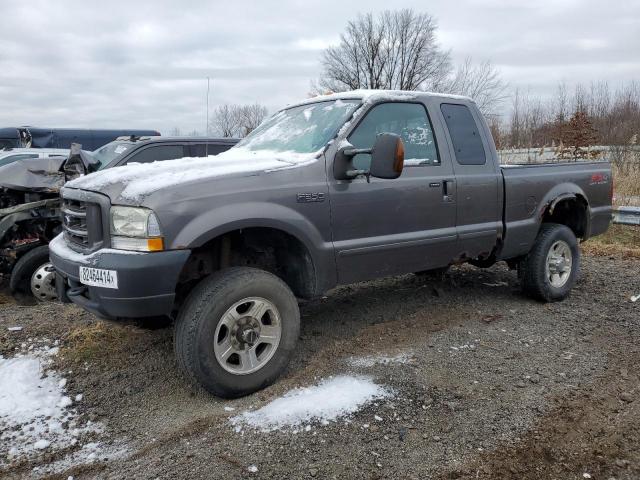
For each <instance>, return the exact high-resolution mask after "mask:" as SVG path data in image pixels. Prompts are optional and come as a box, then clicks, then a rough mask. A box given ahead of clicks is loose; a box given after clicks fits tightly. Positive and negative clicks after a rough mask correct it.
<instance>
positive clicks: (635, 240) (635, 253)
mask: <svg viewBox="0 0 640 480" xmlns="http://www.w3.org/2000/svg"><path fill="white" fill-rule="evenodd" d="M582 251H583V252H584V253H586V254H588V255H604V256H619V257H626V258H640V226H635V225H617V224H611V226H610V227H609V230H607V232H606V233H604V234H603V235H598V236H597V237H593V238H590V239H589V240H587V241H586V242H585V243H583V244H582Z"/></svg>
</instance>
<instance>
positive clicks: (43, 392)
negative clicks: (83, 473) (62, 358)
mask: <svg viewBox="0 0 640 480" xmlns="http://www.w3.org/2000/svg"><path fill="white" fill-rule="evenodd" d="M57 351H58V347H54V348H48V347H45V348H42V349H33V350H32V349H30V350H29V351H28V353H26V354H21V355H18V356H16V357H13V358H4V357H1V356H0V465H2V464H3V462H4V461H6V460H8V461H9V462H11V461H16V460H21V459H29V458H31V457H33V456H37V455H39V453H40V452H42V451H56V450H61V449H65V448H68V447H71V446H73V445H75V444H76V443H78V441H79V438H80V437H81V436H83V435H85V434H89V433H99V432H101V431H102V426H101V425H100V424H96V423H92V422H87V423H86V424H85V425H80V422H78V420H77V419H76V414H75V412H74V410H73V409H70V408H69V407H70V406H71V405H72V403H73V401H72V400H71V398H70V397H68V396H67V395H65V391H64V389H65V386H66V380H65V379H63V378H60V377H59V375H58V374H56V373H54V372H51V371H47V369H46V367H47V365H48V364H50V363H51V359H50V357H51V356H52V355H55V354H56V353H57Z"/></svg>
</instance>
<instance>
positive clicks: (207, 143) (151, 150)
mask: <svg viewBox="0 0 640 480" xmlns="http://www.w3.org/2000/svg"><path fill="white" fill-rule="evenodd" d="M237 141H238V140H236V139H230V138H225V139H218V138H197V137H190V138H179V137H175V138H171V137H136V136H127V137H121V138H118V139H116V140H115V141H113V142H110V143H108V144H106V145H104V146H102V147H100V148H98V149H97V150H94V151H93V152H88V151H86V150H82V148H81V146H80V145H78V144H74V145H72V147H71V151H70V153H69V154H68V155H65V156H55V157H53V156H52V157H38V158H24V159H19V160H16V161H14V162H12V163H10V164H8V165H5V166H2V167H0V275H4V276H8V277H9V288H10V290H11V292H12V293H13V294H14V295H15V296H17V297H23V298H24V297H25V296H26V297H28V296H31V295H33V296H34V297H35V298H36V299H38V300H42V301H46V300H54V299H55V298H56V291H55V273H54V270H53V268H52V267H51V264H50V263H49V248H48V244H49V242H50V241H51V240H52V239H53V238H54V237H55V236H56V235H58V234H59V233H60V232H61V224H62V216H61V215H64V211H61V209H60V201H59V193H60V189H61V188H62V186H63V185H64V184H65V182H67V181H69V180H72V179H74V178H77V177H79V176H82V175H86V174H88V173H93V172H95V171H98V170H103V169H106V168H113V167H119V166H123V165H127V164H129V163H149V162H153V161H161V160H170V159H177V158H183V157H205V156H209V155H215V154H218V153H221V152H222V151H224V150H227V149H229V148H231V147H232V146H233V145H235V144H236V143H237Z"/></svg>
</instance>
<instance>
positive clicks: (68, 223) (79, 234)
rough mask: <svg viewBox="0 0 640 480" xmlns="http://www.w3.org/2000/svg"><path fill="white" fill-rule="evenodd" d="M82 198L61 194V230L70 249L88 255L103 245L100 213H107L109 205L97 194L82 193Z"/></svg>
mask: <svg viewBox="0 0 640 480" xmlns="http://www.w3.org/2000/svg"><path fill="white" fill-rule="evenodd" d="M93 196H95V197H96V200H95V201H93ZM82 197H84V198H83V199H82V200H81V199H79V198H74V197H73V196H72V195H69V196H67V195H64V194H63V197H62V228H63V231H64V237H65V239H66V240H67V243H68V244H69V246H70V247H71V248H73V249H75V250H78V251H81V252H84V253H88V252H93V251H94V250H97V249H99V248H102V247H103V246H104V245H105V238H104V234H103V232H104V229H103V227H102V225H103V218H102V213H103V212H107V213H108V212H109V205H108V202H105V201H104V200H103V199H102V197H101V196H99V195H98V194H94V193H90V192H83V194H82Z"/></svg>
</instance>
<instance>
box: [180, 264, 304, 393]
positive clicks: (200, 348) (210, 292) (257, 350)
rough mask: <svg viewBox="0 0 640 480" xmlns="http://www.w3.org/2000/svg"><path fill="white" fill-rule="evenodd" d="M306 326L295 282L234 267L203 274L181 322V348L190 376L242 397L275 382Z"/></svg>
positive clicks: (215, 389)
mask: <svg viewBox="0 0 640 480" xmlns="http://www.w3.org/2000/svg"><path fill="white" fill-rule="evenodd" d="M299 332H300V312H299V310H298V303H297V301H296V298H295V296H294V295H293V293H292V292H291V290H290V289H289V287H288V286H287V285H286V284H285V283H284V282H283V281H282V280H281V279H280V278H278V277H276V276H275V275H273V274H271V273H269V272H266V271H264V270H258V269H255V268H246V267H234V268H229V269H225V270H221V271H219V272H216V273H214V274H213V275H211V276H209V277H207V278H205V279H204V280H202V281H201V282H200V283H199V284H198V285H197V286H196V288H195V289H194V290H193V291H192V292H191V294H190V295H189V296H188V297H187V299H186V301H185V303H184V305H183V306H182V308H181V310H180V312H179V314H178V318H177V319H176V325H175V352H176V357H177V361H178V364H179V366H180V367H181V369H182V370H183V371H184V372H185V373H186V374H187V376H188V377H189V378H190V379H191V380H192V381H193V382H195V383H197V384H198V385H200V386H202V387H203V388H204V389H205V390H207V391H208V392H210V393H212V394H214V395H217V396H220V397H224V398H236V397H241V396H243V395H247V394H249V393H252V392H255V391H257V390H260V389H262V388H264V387H266V386H268V385H270V384H272V383H273V382H274V381H275V380H276V379H277V378H278V377H279V376H280V375H281V374H282V372H283V371H284V370H285V368H286V366H287V364H288V363H289V360H290V358H291V354H292V353H293V349H294V348H295V345H296V342H297V340H298V335H299Z"/></svg>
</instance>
